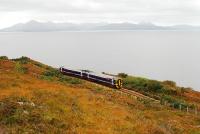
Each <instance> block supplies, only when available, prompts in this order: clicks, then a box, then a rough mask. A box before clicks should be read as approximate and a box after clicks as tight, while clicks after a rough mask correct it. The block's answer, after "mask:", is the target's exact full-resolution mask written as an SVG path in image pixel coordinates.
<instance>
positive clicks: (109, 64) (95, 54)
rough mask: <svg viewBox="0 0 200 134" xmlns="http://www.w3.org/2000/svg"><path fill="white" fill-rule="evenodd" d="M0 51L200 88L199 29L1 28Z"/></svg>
mask: <svg viewBox="0 0 200 134" xmlns="http://www.w3.org/2000/svg"><path fill="white" fill-rule="evenodd" d="M0 55H7V56H9V58H16V57H20V56H22V55H24V56H28V57H31V58H33V59H35V60H38V61H41V62H44V63H46V64H49V65H52V66H55V67H59V66H66V67H69V68H75V69H90V70H94V71H97V72H103V71H104V72H111V73H117V72H126V73H129V74H132V75H136V76H142V77H147V78H152V79H157V80H168V79H169V80H174V81H176V82H177V83H178V84H179V85H180V86H190V87H193V88H195V89H196V90H198V89H200V32H184V31H181V32H180V31H179V32H177V31H131V32H121V31H115V32H111V31H110V32H49V33H0Z"/></svg>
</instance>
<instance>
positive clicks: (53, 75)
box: [41, 68, 82, 84]
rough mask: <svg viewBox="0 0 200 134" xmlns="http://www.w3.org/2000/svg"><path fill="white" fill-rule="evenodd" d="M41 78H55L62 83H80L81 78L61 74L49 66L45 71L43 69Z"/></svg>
mask: <svg viewBox="0 0 200 134" xmlns="http://www.w3.org/2000/svg"><path fill="white" fill-rule="evenodd" d="M41 78H42V79H45V80H50V81H52V80H54V79H57V80H58V81H60V82H62V83H68V84H82V80H80V79H77V78H73V77H69V76H65V75H63V74H61V73H60V71H59V70H58V69H54V68H49V69H48V70H47V71H45V72H44V73H43V74H42V76H41Z"/></svg>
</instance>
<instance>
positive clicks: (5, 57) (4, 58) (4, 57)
mask: <svg viewBox="0 0 200 134" xmlns="http://www.w3.org/2000/svg"><path fill="white" fill-rule="evenodd" d="M0 60H8V57H7V56H0Z"/></svg>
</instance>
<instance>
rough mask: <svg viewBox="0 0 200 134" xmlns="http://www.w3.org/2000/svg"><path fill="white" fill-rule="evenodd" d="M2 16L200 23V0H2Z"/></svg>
mask: <svg viewBox="0 0 200 134" xmlns="http://www.w3.org/2000/svg"><path fill="white" fill-rule="evenodd" d="M0 20H1V21H0V28H3V27H7V26H10V25H13V24H15V23H19V22H26V21H29V20H39V21H55V22H77V23H82V22H133V23H138V22H153V23H156V24H161V25H174V24H191V25H200V0H71V1H69V0H0Z"/></svg>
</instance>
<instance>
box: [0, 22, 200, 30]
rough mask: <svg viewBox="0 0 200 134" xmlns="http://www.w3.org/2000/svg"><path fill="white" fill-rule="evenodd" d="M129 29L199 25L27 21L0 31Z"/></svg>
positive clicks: (186, 28)
mask: <svg viewBox="0 0 200 134" xmlns="http://www.w3.org/2000/svg"><path fill="white" fill-rule="evenodd" d="M107 30H119V31H123V30H126V31H131V30H178V31H180V30H186V31H188V30H189V31H190V30H192V31H199V30H200V27H199V26H190V25H175V26H159V25H155V24H152V23H138V24H134V23H82V24H75V23H54V22H38V21H34V20H32V21H29V22H27V23H19V24H16V25H13V26H11V27H8V28H4V29H1V30H0V32H53V31H107Z"/></svg>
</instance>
